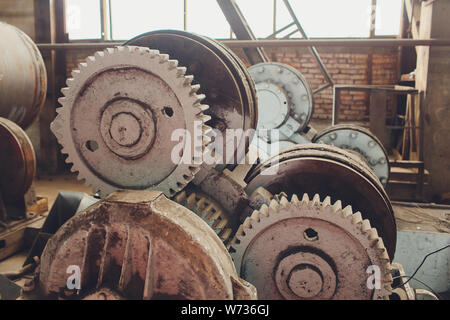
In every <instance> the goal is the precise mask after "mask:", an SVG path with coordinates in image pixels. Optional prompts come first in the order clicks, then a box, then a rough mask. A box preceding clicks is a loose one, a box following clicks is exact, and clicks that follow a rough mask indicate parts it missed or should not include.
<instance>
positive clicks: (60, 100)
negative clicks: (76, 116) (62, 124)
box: [56, 97, 67, 114]
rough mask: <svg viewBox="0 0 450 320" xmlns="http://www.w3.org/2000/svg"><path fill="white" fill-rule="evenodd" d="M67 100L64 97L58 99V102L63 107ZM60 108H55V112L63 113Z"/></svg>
mask: <svg viewBox="0 0 450 320" xmlns="http://www.w3.org/2000/svg"><path fill="white" fill-rule="evenodd" d="M66 101H67V98H66V97H61V98H59V99H58V102H59V104H60V105H62V106H64V103H66ZM61 109H62V108H56V112H57V113H59V114H61V113H62V112H63V110H61Z"/></svg>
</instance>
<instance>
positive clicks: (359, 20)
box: [277, 0, 371, 38]
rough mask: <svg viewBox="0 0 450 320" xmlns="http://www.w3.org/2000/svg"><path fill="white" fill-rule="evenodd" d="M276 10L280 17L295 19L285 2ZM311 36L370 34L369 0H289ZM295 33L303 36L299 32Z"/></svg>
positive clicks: (288, 21)
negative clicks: (291, 16)
mask: <svg viewBox="0 0 450 320" xmlns="http://www.w3.org/2000/svg"><path fill="white" fill-rule="evenodd" d="M279 2H280V5H279V6H278V8H279V9H278V10H277V20H280V21H284V22H285V23H284V24H283V25H281V26H278V28H280V27H282V26H285V25H287V24H288V23H290V22H292V19H291V18H290V15H289V12H288V11H287V9H286V7H285V6H284V4H283V1H281V0H280V1H279ZM290 3H291V6H292V8H293V9H294V11H295V13H296V15H297V18H298V19H299V21H300V23H301V24H302V27H303V29H304V30H305V32H306V34H307V35H308V37H311V38H355V37H368V36H369V35H370V7H371V1H370V0H341V1H336V0H314V1H307V0H300V1H292V0H291V1H290ZM293 37H300V34H299V33H296V34H295V35H294V36H293Z"/></svg>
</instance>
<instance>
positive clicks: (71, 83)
mask: <svg viewBox="0 0 450 320" xmlns="http://www.w3.org/2000/svg"><path fill="white" fill-rule="evenodd" d="M66 85H67V86H68V87H70V86H72V85H73V78H67V79H66ZM63 89H67V91H66V94H67V92H69V90H70V88H63ZM61 91H62V89H61Z"/></svg>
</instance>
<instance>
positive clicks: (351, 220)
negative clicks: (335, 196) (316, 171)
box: [232, 194, 392, 300]
mask: <svg viewBox="0 0 450 320" xmlns="http://www.w3.org/2000/svg"><path fill="white" fill-rule="evenodd" d="M235 241H236V243H235V244H232V251H233V253H232V257H233V259H234V263H235V265H236V269H237V271H238V273H239V274H240V275H241V277H242V278H244V279H245V280H246V281H249V282H251V283H252V284H253V285H254V286H255V287H256V288H257V290H258V297H259V298H260V299H288V300H291V299H358V300H360V299H385V298H387V297H388V296H389V294H390V292H391V283H392V276H391V267H390V260H389V256H388V254H387V251H386V248H385V247H384V244H383V240H382V239H381V238H380V237H379V236H378V233H377V231H376V229H374V228H372V227H371V225H370V222H369V221H368V220H363V219H362V216H361V214H360V213H359V212H357V213H353V211H352V208H351V207H350V206H347V207H346V208H344V209H342V205H341V201H337V202H335V203H334V204H332V203H331V198H330V197H326V198H325V199H324V200H323V202H321V201H320V198H319V195H315V196H314V198H313V199H312V200H310V199H309V197H308V195H306V194H305V195H304V196H303V199H302V200H301V201H300V200H299V199H298V198H297V196H296V195H293V196H292V199H291V201H288V200H287V198H285V197H281V199H280V201H276V200H272V201H271V202H270V204H269V206H267V205H263V206H262V207H261V209H260V210H259V211H254V213H253V214H252V215H251V217H249V218H247V219H246V220H245V222H244V224H243V225H242V226H241V227H240V229H239V231H238V232H237V234H236V237H235ZM370 266H376V267H378V268H379V271H380V273H379V276H380V277H379V278H378V280H379V282H378V284H379V287H377V286H376V282H375V283H374V284H375V286H374V287H370V286H369V285H367V283H372V282H371V281H368V278H369V276H370V274H369V273H368V270H370V269H369V267H370Z"/></svg>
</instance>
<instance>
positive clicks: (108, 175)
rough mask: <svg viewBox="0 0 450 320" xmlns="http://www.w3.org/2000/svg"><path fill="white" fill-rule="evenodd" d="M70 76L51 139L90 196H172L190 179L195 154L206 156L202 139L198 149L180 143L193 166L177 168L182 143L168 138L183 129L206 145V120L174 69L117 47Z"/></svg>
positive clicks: (148, 53) (180, 70)
mask: <svg viewBox="0 0 450 320" xmlns="http://www.w3.org/2000/svg"><path fill="white" fill-rule="evenodd" d="M72 76H73V78H70V79H68V80H67V85H68V87H67V88H64V89H63V90H62V92H63V94H64V97H63V98H61V99H60V103H61V105H62V107H61V108H58V109H57V112H58V116H57V118H56V119H55V121H54V122H53V123H52V131H53V132H54V134H55V135H56V137H57V138H58V141H59V143H60V144H61V145H62V147H63V149H62V152H63V153H65V154H67V155H68V157H67V160H66V161H67V162H68V163H72V171H77V172H78V176H79V178H80V179H84V180H86V183H87V184H89V185H91V186H93V188H94V191H95V192H99V193H100V195H101V196H106V195H108V194H109V193H111V192H113V191H115V190H119V189H131V190H144V189H154V190H160V191H162V192H164V193H165V194H166V195H167V196H173V195H175V194H176V193H177V192H179V191H180V190H182V189H183V188H184V187H185V186H186V185H187V184H188V183H189V182H190V181H191V180H192V179H193V178H194V176H195V174H196V173H197V172H198V170H199V167H200V165H201V161H202V159H200V160H199V159H198V157H197V158H194V156H193V155H192V154H194V152H193V150H194V149H195V148H197V150H198V149H199V148H200V153H203V151H204V148H205V145H206V143H207V139H202V141H201V142H200V145H198V144H199V143H198V142H197V141H194V139H184V138H183V139H184V144H183V145H182V147H181V148H180V151H179V154H180V155H183V156H185V153H187V152H190V153H191V155H192V158H191V159H190V161H186V162H181V160H182V157H181V156H180V160H179V162H178V163H174V162H173V159H172V151H173V150H174V149H175V147H176V146H177V145H178V144H179V143H180V142H179V141H171V136H172V133H173V132H174V131H175V130H176V129H183V130H185V131H186V132H189V134H190V135H191V137H195V136H196V135H195V133H196V134H197V135H198V132H199V133H200V136H201V137H203V136H205V135H206V133H207V132H208V130H210V129H209V127H208V126H206V125H205V122H206V121H208V120H209V119H210V118H209V117H208V116H205V115H204V114H203V111H205V110H207V108H208V106H206V105H203V104H201V101H202V100H203V99H204V97H205V96H204V95H199V94H197V91H198V90H199V86H194V85H192V81H193V78H192V76H188V75H186V68H184V67H181V66H178V61H176V60H170V58H169V56H168V55H166V54H161V53H159V51H157V50H150V49H148V48H141V47H133V46H128V47H117V48H114V49H106V50H104V51H102V52H97V53H96V54H95V55H94V56H92V57H89V58H87V60H86V62H85V63H81V64H80V66H79V70H74V71H73V72H72ZM190 140H192V141H190ZM170 160H172V161H170ZM188 162H190V163H189V164H186V163H188ZM155 167H157V168H158V170H155Z"/></svg>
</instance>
